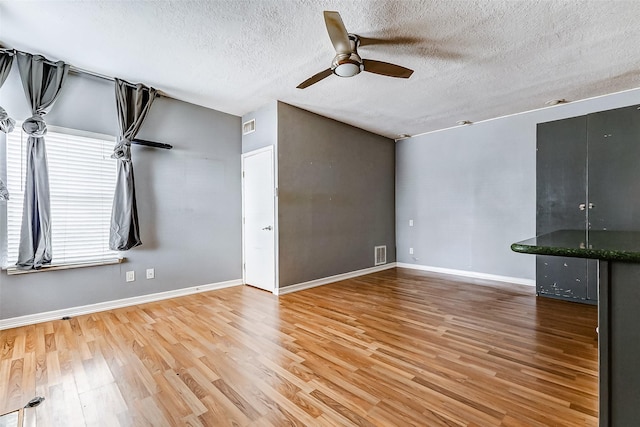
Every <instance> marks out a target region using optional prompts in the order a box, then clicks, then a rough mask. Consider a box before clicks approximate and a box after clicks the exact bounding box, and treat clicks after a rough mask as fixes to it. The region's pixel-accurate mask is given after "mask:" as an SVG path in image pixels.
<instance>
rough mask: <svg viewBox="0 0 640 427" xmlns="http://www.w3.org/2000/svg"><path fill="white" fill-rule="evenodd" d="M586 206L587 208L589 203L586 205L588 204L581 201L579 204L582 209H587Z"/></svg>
mask: <svg viewBox="0 0 640 427" xmlns="http://www.w3.org/2000/svg"><path fill="white" fill-rule="evenodd" d="M586 208H587V205H586V204H584V203H580V204H579V205H578V209H580V210H581V211H583V210H585V209H586Z"/></svg>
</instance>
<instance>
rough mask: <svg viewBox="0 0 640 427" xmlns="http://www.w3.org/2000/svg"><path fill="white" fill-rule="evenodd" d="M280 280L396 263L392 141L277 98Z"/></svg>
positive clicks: (284, 282) (292, 281)
mask: <svg viewBox="0 0 640 427" xmlns="http://www.w3.org/2000/svg"><path fill="white" fill-rule="evenodd" d="M277 125H278V182H279V203H278V210H279V214H278V227H279V259H280V265H279V268H280V287H281V288H282V287H286V286H289V285H293V284H298V283H303V282H307V281H310V280H314V279H319V278H324V277H329V276H333V275H336V274H341V273H347V272H351V271H355V270H360V269H364V268H369V267H373V266H374V247H375V246H379V245H386V246H387V262H395V227H394V223H395V210H394V204H395V191H394V180H395V177H394V175H395V153H394V150H395V148H394V141H393V140H391V139H388V138H385V137H382V136H379V135H375V134H372V133H370V132H367V131H364V130H362V129H358V128H355V127H353V126H350V125H347V124H344V123H340V122H337V121H335V120H331V119H328V118H326V117H322V116H319V115H317V114H314V113H310V112H308V111H305V110H301V109H299V108H296V107H293V106H291V105H287V104H284V103H278V123H277Z"/></svg>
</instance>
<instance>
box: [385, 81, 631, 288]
mask: <svg viewBox="0 0 640 427" xmlns="http://www.w3.org/2000/svg"><path fill="white" fill-rule="evenodd" d="M638 102H640V90H634V91H629V92H624V93H619V94H613V95H608V96H605V97H600V98H595V99H590V100H585V101H581V102H575V103H569V104H564V105H558V106H555V107H551V108H545V109H542V110H537V111H532V112H528V113H523V114H518V115H514V116H509V117H504V118H499V119H495V120H491V121H487V122H484V123H478V124H473V125H470V126H465V127H458V128H453V129H448V130H443V131H439V132H433V133H430V134H425V135H422V136H417V137H414V138H409V139H406V140H402V141H398V142H397V143H396V170H397V176H396V186H397V187H396V193H397V194H396V219H397V222H396V235H397V250H398V262H402V263H410V264H418V265H422V266H429V267H438V268H447V269H455V270H465V271H470V272H478V273H486V274H494V275H500V276H507V277H515V278H522V279H534V278H535V257H532V256H525V255H521V254H516V253H514V252H512V251H511V250H510V248H509V247H510V245H511V243H513V242H516V241H519V240H523V239H526V238H529V237H532V236H534V235H535V231H536V227H535V222H536V218H535V214H536V124H537V123H541V122H547V121H551V120H557V119H562V118H567V117H573V116H578V115H583V114H587V113H591V112H595V111H601V110H608V109H612V108H617V107H622V106H627V105H631V104H635V103H638ZM558 143H561V142H560V141H559V142H558ZM410 219H413V220H414V226H413V227H409V220H410ZM410 247H413V248H414V254H413V255H410V254H409V248H410Z"/></svg>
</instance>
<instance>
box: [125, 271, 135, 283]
mask: <svg viewBox="0 0 640 427" xmlns="http://www.w3.org/2000/svg"><path fill="white" fill-rule="evenodd" d="M135 280H136V272H135V271H133V270H131V271H127V282H133V281H135Z"/></svg>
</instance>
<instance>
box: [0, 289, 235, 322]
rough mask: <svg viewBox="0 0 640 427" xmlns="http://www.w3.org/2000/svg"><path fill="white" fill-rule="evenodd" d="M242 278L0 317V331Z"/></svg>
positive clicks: (117, 306)
mask: <svg viewBox="0 0 640 427" xmlns="http://www.w3.org/2000/svg"><path fill="white" fill-rule="evenodd" d="M242 284H243V283H242V279H236V280H227V281H226V282H218V283H210V284H207V285H199V286H192V287H190V288H183V289H175V290H172V291H165V292H158V293H155V294H148V295H140V296H137V297H130V298H123V299H119V300H114V301H105V302H99V303H96V304H89V305H82V306H79V307H71V308H63V309H61V310H54V311H46V312H44V313H36V314H28V315H26V316H19V317H12V318H9V319H0V331H1V330H3V329H11V328H17V327H18V326H25V325H33V324H35V323H41V322H48V321H50V320H58V319H62V318H63V317H65V316H69V317H74V316H80V315H82V314H90V313H96V312H98V311H105V310H112V309H114V308H121V307H128V306H131V305H137V304H144V303H147V302H153V301H160V300H163V299H169V298H176V297H181V296H185V295H191V294H196V293H199V292H207V291H213V290H215V289H223V288H229V287H231V286H238V285H242Z"/></svg>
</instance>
